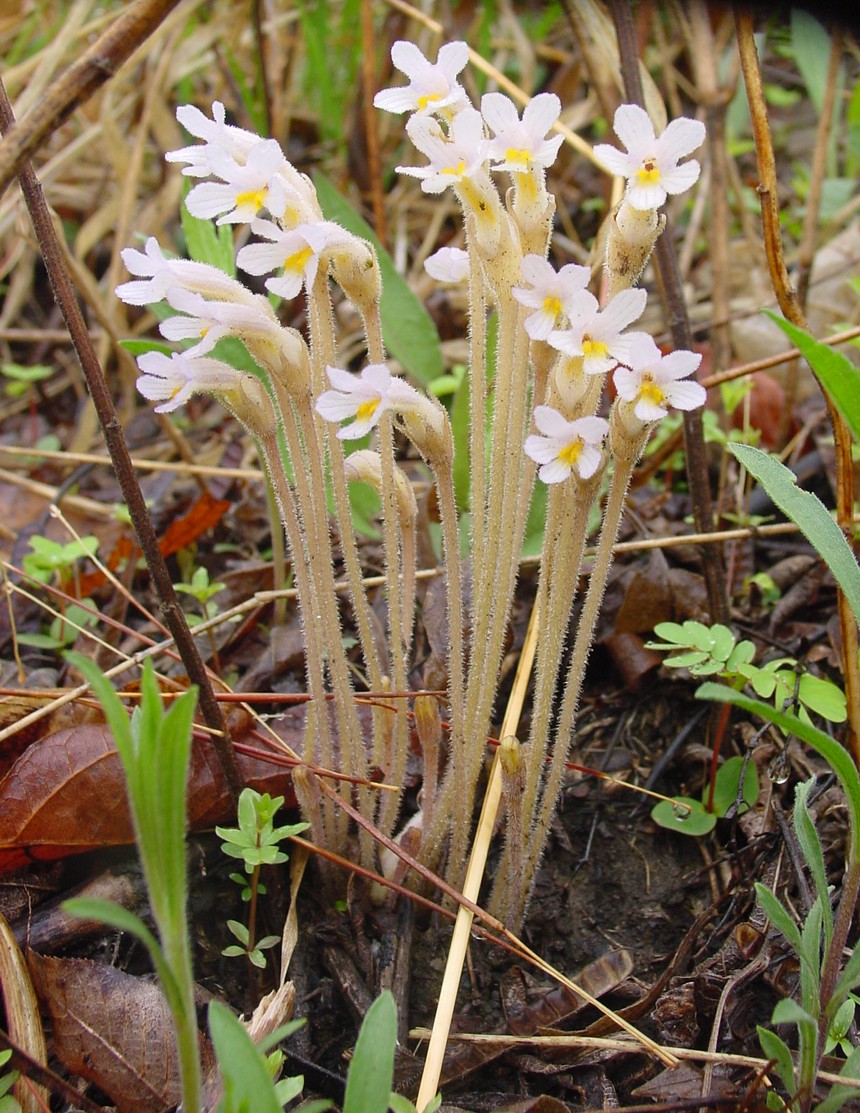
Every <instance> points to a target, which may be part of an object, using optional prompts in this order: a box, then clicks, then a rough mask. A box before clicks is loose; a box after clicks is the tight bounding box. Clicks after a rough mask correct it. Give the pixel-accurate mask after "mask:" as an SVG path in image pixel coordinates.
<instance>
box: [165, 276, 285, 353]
mask: <svg viewBox="0 0 860 1113" xmlns="http://www.w3.org/2000/svg"><path fill="white" fill-rule="evenodd" d="M254 296H255V297H256V298H257V299H258V300H257V304H256V305H255V306H250V305H239V304H237V303H236V302H231V301H207V300H206V299H205V298H203V297H201V296H200V294H195V293H192V292H191V291H189V290H184V289H182V288H181V287H174V288H173V289H172V290H169V291H168V293H167V301H168V302H169V304H170V306H171V307H172V308H173V309H177V310H179V312H180V313H187V314H188V316H183V317H168V318H167V319H166V320H164V321H162V322H161V324H160V325H159V326H158V328H159V331H160V332H161V335H162V336H163V337H165V339H167V340H176V341H178V340H199V343H198V344H195V345H194V346H193V347H192V348H186V349H185V352H184V353H183V354H184V355H185V356H186V357H188V358H193V357H194V356H201V355H204V354H205V353H206V352H211V351H212V349H213V348H214V347H215V345H216V344H217V343H218V341H219V340H220V339H221V338H222V337H224V336H238V337H239V338H240V339H242V340H245V339H247V340H261V341H264V342H268V343H270V344H278V343H279V342H280V340H281V338H282V334H283V330H282V329H281V326H280V325H279V324H278V319H277V317H276V316H275V314H274V312H273V310H272V307H271V306H270V305H269V303H268V301H267V300H266V298H264V297H261V296H260V295H254Z"/></svg>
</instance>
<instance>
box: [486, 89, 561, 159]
mask: <svg viewBox="0 0 860 1113" xmlns="http://www.w3.org/2000/svg"><path fill="white" fill-rule="evenodd" d="M560 113H561V101H560V100H559V99H558V97H557V96H556V95H555V93H539V94H538V95H537V96H536V97H533V98H532V99H531V100H530V101H529V102H528V104H527V105H526V106H525V108H524V109H523V116H522V120H521V119H520V117H519V113H518V112H517V108H516V105H515V104H514V102H513V101H512V100H511V99H510V97H506V96H505V95H504V93H485V94H484V96H483V97H481V115H482V116H483V117H484V120H485V121H486V123H487V125H488V126H489V128H490V129H491V130H492V131H493V132H494V135H493V138H492V139H491V140H490V142H489V155H490V159H491V160H492V162H493V170H507V171H509V172H510V173H517V174H530V173H532V172H533V171H534V170H535V168H536V167H537V168H539V169H540V170H545V169H546V168H547V167H548V166H552V164H553V163H554V162H555V158H556V155H557V154H558V149H559V147H560V146H561V144H562V137H561V136H560V135H555V136H553V137H552V138H551V139H547V137H546V135H547V132H548V131H549V129H550V128H551V127H552V125H553V124H554V123H555V122H556V120H557V119H558V117H559V114H560Z"/></svg>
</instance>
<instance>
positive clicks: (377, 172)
mask: <svg viewBox="0 0 860 1113" xmlns="http://www.w3.org/2000/svg"><path fill="white" fill-rule="evenodd" d="M361 41H362V52H361V93H362V97H361V100H362V105H361V108H362V115H363V117H364V141H365V144H366V146H367V177H368V181H369V183H370V200H371V205H372V208H373V229H374V231H375V232H376V234H377V236H379V240H380V243H382V244H383V245H384V246H385V247H389V246H390V244H389V237H388V217H387V215H386V212H385V198H384V195H383V190H382V160H381V158H380V154H379V128H378V125H377V120H378V116H379V113H378V112H376V111H375V110H374V107H373V95H374V93H375V92H376V73H375V68H374V61H375V53H374V49H373V43H374V32H373V5H372V4H371V2H370V0H361Z"/></svg>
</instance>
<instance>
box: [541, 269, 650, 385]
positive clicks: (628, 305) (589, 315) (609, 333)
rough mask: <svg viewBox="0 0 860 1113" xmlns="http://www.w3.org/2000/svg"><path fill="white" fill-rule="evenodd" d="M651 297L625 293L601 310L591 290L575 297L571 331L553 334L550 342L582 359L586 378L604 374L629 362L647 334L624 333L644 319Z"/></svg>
mask: <svg viewBox="0 0 860 1113" xmlns="http://www.w3.org/2000/svg"><path fill="white" fill-rule="evenodd" d="M647 300H648V295H647V293H646V292H645V290H642V289H640V288H637V289H634V290H622V291H621V292H620V293H618V294H616V295H615V297H614V298H612V299H611V301H609V302H608V303H607V305H606V307H605V308H604V309H600V306H599V303H598V301H597V298H596V297H595V296H594V294H591V293H589V291H588V290H582V291H581V292H580V293H579V294H577V295H576V298H575V299H574V301H573V303H572V304H571V306H570V307H569V308H568V314H567V315H568V319H569V322H570V326H569V328H566V329H563V330H560V331H556V332H552V333H550V335H549V338H548V339H549V343H550V344H551V345H552V346H553V347H554V348H558V350H559V351H560V352H564V354H565V355H568V356H581V357H582V370H583V371H584V372H585V373H586V374H587V375H603V374H605V372H607V371H611V370H612V368H613V367H615V365H616V364H618V363H626V362H627V356H628V354H629V352H630V347H631V344H632V343H635V340H636V338H637V337H639V336H647V334H646V333H628V334H627V335H626V336H625V335H624V332H623V330H624V329H625V328H627V326H628V325H629V324H631V322H633V321H635V320H636V319H637V318H638V317H641V316H642V313H643V311H644V309H645V302H646V301H647Z"/></svg>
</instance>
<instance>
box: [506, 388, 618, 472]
mask: <svg viewBox="0 0 860 1113" xmlns="http://www.w3.org/2000/svg"><path fill="white" fill-rule="evenodd" d="M535 425H537V427H538V429H539V430H540V434H537V433H533V434H532V435H531V436H529V437H526V443H525V451H526V455H527V456H529V457H531V459H532V460H534V461H535V463H536V464H540V465H541V466H540V469H539V471H538V475H539V476H540V478H541V479H542V480H543V482H544V483H562V482H563V481H564V480H565V479H568V478H569V477H570V474H571V472H573V471H575V472H576V473H577V475H578V476H579V478H580V479H590V478H591V476H593V475H594V473H595V472H596V471H597V469H598V468H599V467H600V463H601V460H602V459H603V453H602V445H603V438H604V437H605V436H606V433H607V430H608V429H609V423H608V422H606V421H604V420H603V418H602V417H579V418H577V419H576V420H575V421H568V420H567V418H565V417H563V416H562V414H560V413H559V412H558V410H555V409H553V407H552V406H537V407H536V408H535Z"/></svg>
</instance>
